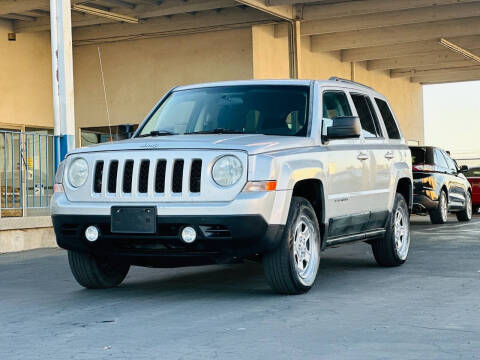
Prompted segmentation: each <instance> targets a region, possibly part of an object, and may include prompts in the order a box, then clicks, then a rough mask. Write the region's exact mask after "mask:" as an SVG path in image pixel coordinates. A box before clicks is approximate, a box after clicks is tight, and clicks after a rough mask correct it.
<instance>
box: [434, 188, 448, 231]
mask: <svg viewBox="0 0 480 360" xmlns="http://www.w3.org/2000/svg"><path fill="white" fill-rule="evenodd" d="M430 220H431V221H432V224H445V223H446V222H447V220H448V198H447V193H446V192H445V190H442V191H441V192H440V195H439V196H438V206H437V208H436V209H434V210H432V211H430Z"/></svg>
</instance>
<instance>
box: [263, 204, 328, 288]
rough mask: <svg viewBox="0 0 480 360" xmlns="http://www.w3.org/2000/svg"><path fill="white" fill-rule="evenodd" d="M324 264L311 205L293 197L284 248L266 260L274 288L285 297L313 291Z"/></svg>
mask: <svg viewBox="0 0 480 360" xmlns="http://www.w3.org/2000/svg"><path fill="white" fill-rule="evenodd" d="M319 264H320V228H319V226H318V220H317V217H316V215H315V210H314V209H313V207H312V205H311V204H310V202H309V201H308V200H306V199H304V198H301V197H293V198H292V202H291V204H290V210H289V213H288V220H287V224H286V226H285V230H284V232H283V235H282V239H281V242H280V245H279V246H278V247H277V248H276V249H275V250H273V251H272V252H270V253H268V254H266V255H265V256H264V258H263V266H264V269H265V275H266V277H267V281H268V283H269V284H270V286H271V287H272V288H273V289H274V290H275V291H276V292H278V293H281V294H301V293H305V292H307V291H308V290H310V289H311V288H312V286H313V284H314V282H315V279H316V278H317V272H318V266H319Z"/></svg>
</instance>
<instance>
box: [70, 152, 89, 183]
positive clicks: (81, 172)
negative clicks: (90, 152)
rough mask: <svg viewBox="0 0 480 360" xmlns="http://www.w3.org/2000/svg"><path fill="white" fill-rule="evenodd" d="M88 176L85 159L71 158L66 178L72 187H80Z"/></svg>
mask: <svg viewBox="0 0 480 360" xmlns="http://www.w3.org/2000/svg"><path fill="white" fill-rule="evenodd" d="M87 177H88V163H87V161H86V160H85V159H82V158H78V159H75V160H73V162H72V163H71V164H70V167H69V170H68V180H69V181H70V184H72V186H74V187H80V186H82V185H83V184H85V181H87Z"/></svg>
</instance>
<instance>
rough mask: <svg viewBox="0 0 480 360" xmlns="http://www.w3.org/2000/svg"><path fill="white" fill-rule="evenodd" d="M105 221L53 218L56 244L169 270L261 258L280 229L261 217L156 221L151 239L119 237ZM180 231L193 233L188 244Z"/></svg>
mask: <svg viewBox="0 0 480 360" xmlns="http://www.w3.org/2000/svg"><path fill="white" fill-rule="evenodd" d="M110 219H111V218H110V216H106V215H53V216H52V222H53V227H54V230H55V235H56V237H57V243H58V245H59V246H60V247H61V248H64V249H67V250H76V251H83V252H88V253H92V254H94V255H98V256H102V255H106V256H118V257H125V258H129V259H130V262H131V263H132V264H138V265H151V266H168V267H171V266H184V265H192V264H194V263H195V262H196V261H200V262H201V263H210V262H215V261H218V260H219V259H222V258H225V259H229V258H235V257H239V258H241V257H248V256H251V255H255V254H260V253H264V252H266V251H269V250H271V249H274V248H275V247H276V246H277V245H278V243H279V241H280V238H281V235H282V233H283V229H284V225H278V224H277V225H269V224H267V223H266V221H265V220H264V219H263V217H262V216H260V215H233V216H232V215H223V216H218V215H216V216H209V215H204V216H157V231H156V233H155V234H119V233H112V232H111V231H110V221H111V220H110ZM90 225H95V226H97V227H98V228H99V229H100V236H99V238H98V240H96V241H95V242H89V241H87V240H86V239H85V235H84V232H85V229H86V228H87V227H88V226H90ZM185 226H193V227H194V228H195V230H196V231H197V239H196V241H194V242H193V243H192V244H186V243H184V242H183V241H182V240H181V238H180V233H181V231H182V229H183V227H185ZM155 259H157V260H158V261H155Z"/></svg>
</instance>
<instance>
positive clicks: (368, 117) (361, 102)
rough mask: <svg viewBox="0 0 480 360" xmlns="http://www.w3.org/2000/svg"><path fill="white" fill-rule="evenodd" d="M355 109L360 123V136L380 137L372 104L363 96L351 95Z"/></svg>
mask: <svg viewBox="0 0 480 360" xmlns="http://www.w3.org/2000/svg"><path fill="white" fill-rule="evenodd" d="M351 95H352V100H353V103H354V104H355V108H356V109H357V114H358V117H359V118H360V123H361V124H362V134H363V137H364V138H367V139H368V138H376V137H381V136H382V133H381V131H380V126H379V125H378V119H377V115H376V113H375V110H374V109H373V104H372V102H371V101H370V98H368V97H367V96H365V95H360V94H351Z"/></svg>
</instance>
